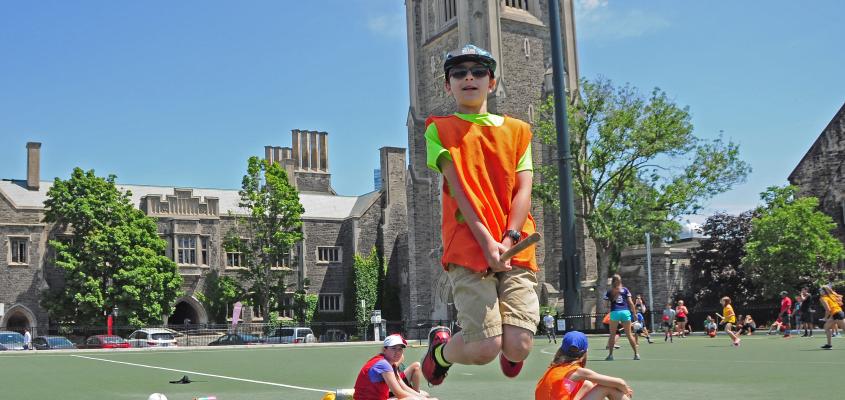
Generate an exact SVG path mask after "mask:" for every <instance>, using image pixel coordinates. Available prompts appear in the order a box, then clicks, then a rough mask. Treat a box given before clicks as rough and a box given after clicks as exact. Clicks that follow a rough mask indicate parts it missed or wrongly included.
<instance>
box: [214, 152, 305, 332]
mask: <svg viewBox="0 0 845 400" xmlns="http://www.w3.org/2000/svg"><path fill="white" fill-rule="evenodd" d="M238 194H239V195H240V203H239V205H240V207H241V208H243V209H244V210H246V211H247V215H246V216H238V217H237V219H236V221H237V223H236V226H235V227H234V228H232V229H231V230H230V231H229V232H228V233H227V234H226V238H225V239H224V247H225V248H226V251H237V252H240V253H241V254H242V262H243V264H242V265H241V266H242V267H244V268H243V269H242V270H240V271H239V274H240V277H241V279H242V281H243V282H244V284H245V285H248V287H247V288H246V291H247V293H248V294H249V295H250V296H251V298H252V300H253V304H256V305H257V306H259V307H260V310H259V313H260V314H261V315H264V316H268V315H269V313H270V310H271V308H270V305H271V303H272V304H278V303H279V300H280V299H281V296H282V295H283V294H284V292H285V288H286V287H287V285H286V282H285V280H286V276H287V274H288V273H289V272H290V268H288V267H285V266H284V265H285V264H284V263H285V260H289V259H290V254H291V250H292V249H293V248H294V246H295V245H296V243H297V242H300V241H301V240H302V218H301V216H302V213H303V212H305V209H304V208H303V207H302V203H300V201H299V192H297V190H296V188H294V187H293V186H292V185H291V184H290V183H289V182H288V176H287V173H285V171H284V169H282V167H280V166H279V164H277V163H271V162H268V161H265V160H262V159H260V158H258V157H255V156H253V157H250V158H249V160H248V161H247V174H246V175H244V177H243V181H242V183H241V190H240V191H239V192H238Z"/></svg>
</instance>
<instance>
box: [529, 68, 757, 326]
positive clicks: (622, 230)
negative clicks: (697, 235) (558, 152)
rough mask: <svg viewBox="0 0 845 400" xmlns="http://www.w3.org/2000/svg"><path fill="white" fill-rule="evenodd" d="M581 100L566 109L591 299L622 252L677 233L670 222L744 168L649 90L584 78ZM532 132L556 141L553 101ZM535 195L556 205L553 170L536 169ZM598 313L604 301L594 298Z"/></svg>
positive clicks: (730, 146) (684, 111) (734, 154)
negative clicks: (590, 258)
mask: <svg viewBox="0 0 845 400" xmlns="http://www.w3.org/2000/svg"><path fill="white" fill-rule="evenodd" d="M581 88H582V93H581V94H582V96H581V97H580V101H576V102H574V103H572V104H570V105H569V110H568V120H569V121H568V122H569V128H570V135H571V136H570V137H571V143H570V145H571V148H572V149H573V154H572V163H573V165H572V169H573V186H574V189H575V193H576V196H577V200H576V201H577V202H578V203H576V207H575V208H576V213H577V214H578V217H580V218H582V219H583V221H584V223H585V224H586V226H587V229H588V234H589V236H590V238H591V239H592V240H593V241H594V242H595V244H596V255H597V258H598V286H599V288H598V289H599V290H598V291H597V292H596V295H597V296H603V295H604V292H605V290H606V287H607V277H608V276H609V273H610V271H611V266H612V265H613V264H614V263H616V262H618V259H619V254H620V253H621V250H622V248H623V247H625V246H627V245H630V244H633V243H639V242H641V241H642V238H643V236H644V234H645V233H646V232H651V233H652V234H653V235H654V236H655V237H670V236H674V235H676V234H677V232H678V230H679V228H680V226H679V224H678V223H677V222H675V219H677V218H678V217H679V216H681V215H684V214H694V213H695V212H696V211H698V210H699V209H700V208H701V207H702V203H703V202H704V201H705V200H707V199H709V198H711V197H712V196H714V195H716V194H719V193H722V192H724V191H727V190H729V189H731V188H732V187H733V185H734V184H736V183H738V182H741V181H743V180H744V179H745V176H746V175H747V174H748V172H749V171H750V167H749V166H748V164H747V163H745V162H743V161H742V160H740V159H739V148H738V146H737V145H735V144H734V143H731V142H728V143H725V142H723V141H722V140H721V139H715V140H711V141H706V140H703V139H701V138H698V137H696V136H695V135H694V134H693V126H692V123H691V122H690V114H689V110H688V108H680V107H678V106H677V105H676V104H675V103H674V102H673V101H672V100H671V99H669V98H668V97H667V96H666V94H665V93H664V92H662V91H661V90H659V89H654V90H653V91H652V93H651V95H650V96H649V97H648V98H644V97H643V96H642V95H641V94H640V93H639V92H638V91H637V90H636V88H633V87H631V86H629V85H625V86H622V87H618V88H617V87H614V86H613V84H612V83H611V82H610V81H609V80H604V79H598V80H596V81H592V82H591V81H587V80H584V81H583V82H582V84H581ZM539 110H540V114H539V115H540V118H539V121H538V123H537V124H536V126H535V127H534V131H535V133H536V134H537V135H538V137H539V138H540V139H541V141H542V142H543V143H545V144H547V145H554V144H555V143H556V136H557V135H556V131H555V122H554V113H553V112H554V102H553V101H552V98H551V97H550V98H548V99H547V101H546V102H545V103H544V104H542V105H541V107H540V108H539ZM535 173H536V174H537V175H538V179H536V180H535V181H536V183H535V186H534V194H535V197H537V198H538V199H540V200H541V201H543V202H545V203H548V204H553V205H555V206H559V204H558V185H557V173H558V171H557V165H545V166H543V165H540V166H535ZM598 304H599V311H601V310H602V309H603V308H604V302H602V301H599V302H598Z"/></svg>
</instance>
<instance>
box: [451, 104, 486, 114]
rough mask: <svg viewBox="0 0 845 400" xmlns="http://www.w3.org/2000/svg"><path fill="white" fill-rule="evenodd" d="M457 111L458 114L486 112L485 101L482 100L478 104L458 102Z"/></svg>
mask: <svg viewBox="0 0 845 400" xmlns="http://www.w3.org/2000/svg"><path fill="white" fill-rule="evenodd" d="M458 113H459V114H487V101H484V103H482V104H481V105H479V106H468V105H463V104H458Z"/></svg>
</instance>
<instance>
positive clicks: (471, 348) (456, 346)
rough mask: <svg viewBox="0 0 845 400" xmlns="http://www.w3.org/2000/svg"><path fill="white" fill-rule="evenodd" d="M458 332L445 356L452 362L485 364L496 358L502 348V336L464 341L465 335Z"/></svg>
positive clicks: (449, 344) (447, 346) (444, 350)
mask: <svg viewBox="0 0 845 400" xmlns="http://www.w3.org/2000/svg"><path fill="white" fill-rule="evenodd" d="M461 333H462V332H458V333H457V334H455V336H452V339H451V340H449V343H447V344H446V347H444V348H443V357H444V358H445V359H447V360H449V362H450V363H452V364H464V365H484V364H488V363H490V361H493V360H494V359H496V356H498V355H499V352H500V351H501V350H502V336H501V335H499V336H493V337H489V338H486V339H481V340H478V341H475V342H471V343H466V342H464V336H463V335H462V334H461Z"/></svg>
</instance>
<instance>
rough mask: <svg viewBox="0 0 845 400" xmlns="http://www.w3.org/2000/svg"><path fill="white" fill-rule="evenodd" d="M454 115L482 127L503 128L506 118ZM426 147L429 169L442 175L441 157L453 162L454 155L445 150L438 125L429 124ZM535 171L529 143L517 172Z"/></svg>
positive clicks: (521, 157) (426, 131)
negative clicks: (439, 164) (439, 165)
mask: <svg viewBox="0 0 845 400" xmlns="http://www.w3.org/2000/svg"><path fill="white" fill-rule="evenodd" d="M454 115H455V116H456V117H458V118H460V119H462V120H464V121H468V122H472V123H474V124H476V125H481V126H502V125H503V124H504V123H505V117H503V116H501V115H496V114H461V113H455V114H454ZM425 147H426V155H427V157H426V162H427V164H428V167H429V168H431V169H433V170H435V171H437V172H440V173H442V171H440V168H439V167H438V166H437V162H438V161H439V160H440V157H446V159H448V160H450V161H451V160H452V155H450V154H449V150H446V149H445V148H443V143H442V142H441V141H440V136H438V132H437V125H435V124H434V123H432V124H429V125H428V128H426V130H425ZM533 170H534V161H533V160H532V158H531V143H528V147H527V148H526V149H525V153H523V154H522V156H520V158H519V162H518V163H517V165H516V172H520V171H533Z"/></svg>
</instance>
